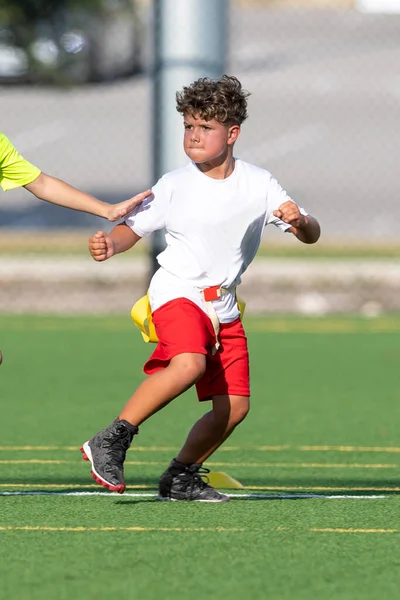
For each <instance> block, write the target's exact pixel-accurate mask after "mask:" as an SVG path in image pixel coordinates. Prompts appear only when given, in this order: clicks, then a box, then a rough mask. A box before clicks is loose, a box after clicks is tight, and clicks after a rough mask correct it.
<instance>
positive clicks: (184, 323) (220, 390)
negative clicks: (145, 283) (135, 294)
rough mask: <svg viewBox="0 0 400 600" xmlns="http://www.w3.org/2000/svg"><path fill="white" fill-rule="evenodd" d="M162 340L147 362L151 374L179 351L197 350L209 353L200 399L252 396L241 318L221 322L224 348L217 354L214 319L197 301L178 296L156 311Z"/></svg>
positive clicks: (221, 338) (196, 351)
mask: <svg viewBox="0 0 400 600" xmlns="http://www.w3.org/2000/svg"><path fill="white" fill-rule="evenodd" d="M153 323H154V326H155V328H156V332H157V336H158V339H159V342H158V344H157V347H156V349H155V351H154V352H153V354H152V355H151V356H150V358H149V359H148V361H147V362H146V363H145V365H144V372H145V373H146V374H147V375H151V374H152V373H155V372H156V371H158V370H160V369H164V368H165V367H167V366H168V364H169V362H170V360H171V358H173V357H174V356H177V355H178V354H183V353H186V352H193V353H198V354H205V355H206V357H207V358H206V370H205V373H204V375H203V376H202V377H201V378H200V379H199V381H198V382H197V383H196V390H197V395H198V398H199V400H211V398H212V397H213V396H215V395H226V394H228V395H232V396H250V377H249V354H248V350H247V339H246V334H245V332H244V329H243V326H242V323H241V321H240V319H237V320H236V321H233V322H232V323H221V325H220V332H219V341H220V343H221V347H220V348H219V350H218V352H217V353H216V354H215V355H214V356H213V355H212V353H211V351H212V348H213V346H214V344H215V333H214V329H213V326H212V323H211V319H210V318H209V317H208V315H206V314H205V312H204V311H202V310H201V308H199V307H198V306H197V305H196V304H194V302H192V301H191V300H187V299H186V298H177V299H176V300H171V301H170V302H167V303H166V304H163V306H161V307H160V308H158V309H157V310H155V311H154V313H153Z"/></svg>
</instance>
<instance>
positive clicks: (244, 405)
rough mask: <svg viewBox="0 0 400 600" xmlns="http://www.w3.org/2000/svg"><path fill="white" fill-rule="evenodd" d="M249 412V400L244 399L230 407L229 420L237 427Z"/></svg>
mask: <svg viewBox="0 0 400 600" xmlns="http://www.w3.org/2000/svg"><path fill="white" fill-rule="evenodd" d="M249 410H250V399H249V398H246V399H244V397H243V400H242V401H241V402H237V403H235V404H234V406H232V411H231V419H232V421H233V422H234V423H235V425H239V423H241V422H242V421H243V420H244V419H245V418H246V417H247V415H248V413H249Z"/></svg>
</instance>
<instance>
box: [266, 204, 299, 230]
mask: <svg viewBox="0 0 400 600" xmlns="http://www.w3.org/2000/svg"><path fill="white" fill-rule="evenodd" d="M274 216H275V217H278V219H281V221H283V222H284V223H289V225H292V227H296V228H299V229H301V228H302V227H304V226H305V225H306V224H307V218H306V217H305V216H304V215H302V214H301V212H300V210H299V207H298V206H297V204H295V203H294V202H292V201H291V200H288V201H287V202H284V203H283V204H281V205H280V207H279V208H278V210H274Z"/></svg>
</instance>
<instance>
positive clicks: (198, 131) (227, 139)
mask: <svg viewBox="0 0 400 600" xmlns="http://www.w3.org/2000/svg"><path fill="white" fill-rule="evenodd" d="M184 127H185V134H184V138H183V147H184V149H185V152H186V154H187V156H188V157H189V158H190V159H191V160H192V161H193V162H195V163H204V162H210V161H213V160H215V159H218V158H222V159H224V158H225V156H227V154H228V152H229V150H230V149H231V147H232V145H233V144H234V143H235V141H236V140H237V138H238V135H239V132H240V127H239V125H233V126H231V127H227V126H226V125H221V123H219V122H218V121H216V120H215V119H211V120H210V121H206V120H205V119H202V118H201V117H199V116H195V115H189V114H186V115H185V116H184Z"/></svg>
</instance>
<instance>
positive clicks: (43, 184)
mask: <svg viewBox="0 0 400 600" xmlns="http://www.w3.org/2000/svg"><path fill="white" fill-rule="evenodd" d="M24 187H25V188H26V189H27V190H29V191H30V192H31V193H32V194H34V195H35V196H36V197H37V198H40V199H41V200H46V201H47V202H51V203H52V204H57V205H58V206H64V207H65V208H71V209H73V210H80V211H82V212H88V213H91V214H93V215H97V216H99V217H103V218H104V219H108V220H109V221H118V219H121V218H122V217H125V216H126V215H127V214H128V213H130V212H131V211H132V210H133V209H134V208H135V207H136V206H137V205H138V204H141V203H142V202H143V200H144V199H145V198H147V197H148V196H150V194H151V190H146V191H145V192H141V193H140V194H137V195H136V196H134V197H133V198H130V199H129V200H124V201H123V202H119V203H118V204H109V203H108V202H102V201H101V200H98V199H97V198H95V197H94V196H90V195H89V194H86V193H85V192H82V191H81V190H78V189H77V188H74V187H73V186H72V185H69V184H68V183H66V182H65V181H62V180H61V179H56V178H55V177H52V176H51V175H46V174H45V173H40V175H39V176H38V177H37V178H36V179H34V181H32V182H31V183H28V184H26V185H25V186H24Z"/></svg>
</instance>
